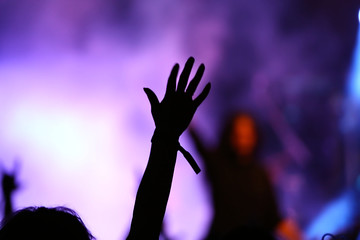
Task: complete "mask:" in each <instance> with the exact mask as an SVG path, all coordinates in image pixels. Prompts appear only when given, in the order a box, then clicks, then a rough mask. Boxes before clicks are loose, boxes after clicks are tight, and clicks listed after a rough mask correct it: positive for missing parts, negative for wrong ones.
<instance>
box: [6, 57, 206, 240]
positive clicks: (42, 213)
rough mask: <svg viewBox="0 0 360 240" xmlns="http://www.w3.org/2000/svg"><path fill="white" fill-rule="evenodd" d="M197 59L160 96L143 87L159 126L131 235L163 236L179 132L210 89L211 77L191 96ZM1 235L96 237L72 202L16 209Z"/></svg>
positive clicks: (79, 239) (197, 76)
mask: <svg viewBox="0 0 360 240" xmlns="http://www.w3.org/2000/svg"><path fill="white" fill-rule="evenodd" d="M193 64H194V58H192V57H191V58H189V59H188V61H187V62H186V64H185V67H184V70H183V71H182V73H181V74H180V78H179V82H178V84H177V86H176V79H177V75H178V71H179V65H178V64H175V66H174V67H173V69H172V71H171V74H170V76H169V79H168V83H167V87H166V92H165V96H164V99H163V100H162V101H161V102H159V100H158V98H157V97H156V95H155V94H154V92H153V91H151V90H150V89H148V88H145V89H144V91H145V93H146V94H147V96H148V98H149V101H150V104H151V113H152V116H153V119H154V122H155V127H156V128H155V131H154V134H153V137H152V139H151V142H152V145H151V151H150V156H149V160H148V164H147V167H146V169H145V172H144V175H143V178H142V180H141V182H140V186H139V189H138V192H137V195H136V201H135V206H134V212H133V218H132V222H131V228H130V232H129V235H128V237H127V238H128V239H158V238H159V235H160V231H161V227H162V222H163V218H164V214H165V210H166V205H167V201H168V198H169V194H170V189H171V183H172V179H173V173H174V167H175V162H176V155H177V151H178V150H180V151H181V152H182V153H184V149H183V148H182V147H181V146H180V144H179V137H180V135H181V134H182V133H183V132H184V131H185V129H186V128H187V127H188V125H189V124H190V121H191V119H192V118H193V116H194V114H195V112H196V109H197V108H198V106H199V105H200V104H201V103H202V102H203V101H204V99H205V98H206V96H207V95H208V93H209V91H210V83H208V84H207V85H206V86H205V88H204V90H203V91H202V92H201V93H200V94H199V96H198V97H196V98H195V99H194V100H193V99H192V98H193V95H194V93H195V90H196V88H197V86H198V84H199V82H200V80H201V78H202V75H203V73H204V70H205V66H204V65H203V64H201V65H200V67H199V69H198V70H197V72H196V74H195V76H194V78H193V79H192V80H191V81H190V83H189V84H188V80H189V75H190V72H191V69H192V66H193ZM6 186H7V185H6ZM10 186H11V185H10ZM6 189H8V190H9V189H12V188H6ZM0 239H1V240H18V239H37V240H45V239H47V240H48V239H55V240H60V239H61V240H64V239H68V240H75V239H76V240H90V239H94V237H93V236H92V235H91V234H90V232H89V231H88V230H87V228H86V227H85V225H84V224H83V222H82V221H81V219H80V217H79V216H78V215H77V214H76V213H75V211H73V210H71V209H69V208H65V207H57V208H46V207H30V208H25V209H22V210H20V211H17V212H15V213H13V214H12V215H10V216H8V217H6V218H5V219H4V220H3V221H2V223H1V229H0Z"/></svg>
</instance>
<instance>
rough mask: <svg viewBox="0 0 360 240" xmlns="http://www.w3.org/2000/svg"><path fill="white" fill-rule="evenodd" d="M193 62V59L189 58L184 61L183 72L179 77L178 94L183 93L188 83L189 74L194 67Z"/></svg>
mask: <svg viewBox="0 0 360 240" xmlns="http://www.w3.org/2000/svg"><path fill="white" fill-rule="evenodd" d="M194 61H195V59H194V58H193V57H189V59H188V60H187V61H186V63H185V67H184V70H183V71H182V73H181V75H180V79H179V84H178V87H177V91H178V92H184V91H185V87H186V85H187V83H188V80H189V76H190V72H191V69H192V67H193V65H194Z"/></svg>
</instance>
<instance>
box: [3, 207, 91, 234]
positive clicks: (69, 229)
mask: <svg viewBox="0 0 360 240" xmlns="http://www.w3.org/2000/svg"><path fill="white" fill-rule="evenodd" d="M0 239H1V240H15V239H16V240H18V239H38V240H45V239H53V240H60V239H61V240H64V239H68V240H91V239H95V238H94V237H93V236H92V235H91V233H90V232H89V231H88V230H87V228H86V227H85V225H84V223H83V222H82V220H81V219H80V217H79V216H78V215H77V214H76V212H75V211H73V210H71V209H69V208H66V207H56V208H45V207H29V208H25V209H22V210H19V211H17V212H15V213H14V214H13V215H11V216H10V217H9V218H7V219H5V220H3V222H2V223H1V229H0Z"/></svg>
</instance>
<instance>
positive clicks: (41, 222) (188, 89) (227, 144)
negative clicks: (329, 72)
mask: <svg viewBox="0 0 360 240" xmlns="http://www.w3.org/2000/svg"><path fill="white" fill-rule="evenodd" d="M194 61H195V60H194V58H193V57H190V58H189V59H188V60H187V62H186V64H185V66H184V68H183V70H182V72H181V73H180V74H179V70H180V66H179V64H175V65H174V67H173V68H172V70H171V73H170V76H169V79H168V82H167V86H166V92H165V96H164V98H163V99H162V101H159V99H158V97H157V96H156V94H155V93H154V92H153V91H152V90H151V89H149V88H144V91H145V94H146V95H147V97H148V100H149V102H150V106H151V114H152V117H153V120H154V123H155V130H154V133H153V136H152V138H151V150H150V155H149V159H148V162H147V166H146V169H145V172H144V174H143V176H142V179H141V182H140V185H139V187H138V191H137V194H136V200H135V205H134V209H133V216H132V220H131V226H130V230H129V233H128V236H127V239H129V240H130V239H159V236H160V234H161V232H162V227H163V219H164V215H165V211H166V206H167V203H168V198H169V194H170V190H171V185H172V180H173V176H174V168H175V165H176V158H177V152H178V151H180V152H181V153H182V154H183V155H184V157H185V158H186V159H187V160H188V162H189V163H190V165H191V167H192V168H193V169H194V171H195V172H196V173H198V172H199V171H200V168H199V167H198V165H197V164H196V162H195V160H194V159H193V158H192V156H191V154H190V153H189V152H187V151H186V150H185V149H184V148H183V147H182V146H181V145H180V143H179V138H180V136H181V135H182V134H183V132H184V131H185V130H186V129H187V128H188V126H189V124H190V122H191V120H192V118H193V116H194V114H195V112H196V110H197V108H198V107H199V106H200V105H201V104H202V102H203V101H204V100H205V99H206V97H207V96H208V94H209V92H210V88H211V85H210V83H207V84H206V86H205V87H204V89H203V90H202V92H201V93H200V94H199V95H198V96H197V97H195V98H194V93H195V91H196V89H197V88H198V85H199V83H200V80H201V79H202V76H203V73H204V71H205V66H204V64H201V65H200V66H199V68H198V69H197V71H196V73H195V75H194V77H193V78H192V79H191V80H190V81H189V78H190V73H191V70H192V68H193V65H194ZM177 79H179V80H178V81H177ZM190 135H191V137H192V139H193V141H194V144H195V146H196V149H197V150H198V152H199V153H200V156H201V159H202V161H203V165H204V166H205V169H204V172H205V173H206V177H207V180H208V182H209V185H210V189H211V196H212V203H213V209H214V217H213V219H212V222H211V226H210V229H209V232H208V234H207V235H206V239H277V238H278V237H279V236H280V237H282V238H281V239H291V240H292V239H294V240H295V239H301V236H300V235H299V234H298V233H297V232H296V231H292V234H293V235H292V236H291V234H286V230H288V229H289V228H286V227H285V228H284V227H283V228H282V227H281V226H283V225H282V223H283V221H284V218H283V216H282V215H281V214H280V211H279V207H278V203H277V201H276V197H275V193H274V190H273V187H272V186H271V183H270V180H269V176H268V175H267V173H266V171H265V170H264V168H263V167H262V166H261V165H260V164H259V162H258V158H259V156H258V154H257V153H258V149H259V146H260V145H259V142H260V134H259V129H258V127H257V124H256V121H255V118H254V117H253V116H252V115H251V114H248V113H245V112H237V113H235V114H234V115H232V116H231V117H229V120H228V123H227V124H225V126H224V130H223V133H222V136H221V138H220V141H219V144H218V146H217V147H216V148H207V147H206V146H205V145H204V143H203V141H202V139H201V136H200V135H199V134H198V132H197V130H196V129H195V128H193V127H192V128H191V129H190ZM17 187H18V183H17V181H16V174H15V173H11V174H10V173H5V172H4V173H3V176H2V191H3V196H4V219H3V220H2V222H1V226H0V227H1V228H0V239H1V240H17V239H38V240H43V239H44V240H45V239H55V240H57V239H59V240H60V239H69V240H72V239H74V240H75V239H76V240H82V239H84V240H85V239H86V240H90V239H95V237H94V236H93V235H92V234H91V232H90V230H88V229H87V227H86V226H85V224H84V223H83V222H82V220H81V218H80V216H78V215H77V213H76V212H75V211H74V210H72V209H69V208H66V207H63V206H58V207H54V208H49V207H46V206H30V207H27V208H24V209H21V210H17V211H15V212H14V209H13V206H12V197H13V193H14V191H16V189H17ZM284 229H285V231H283V230H284ZM281 233H284V234H283V235H281ZM279 234H280V235H279Z"/></svg>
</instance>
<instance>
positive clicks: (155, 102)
mask: <svg viewBox="0 0 360 240" xmlns="http://www.w3.org/2000/svg"><path fill="white" fill-rule="evenodd" d="M144 92H145V94H146V96H147V97H148V99H149V102H150V105H151V108H152V109H153V108H155V107H157V106H158V105H159V104H160V103H159V99H158V98H157V96H156V95H155V93H154V92H153V91H152V90H151V89H150V88H144Z"/></svg>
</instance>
